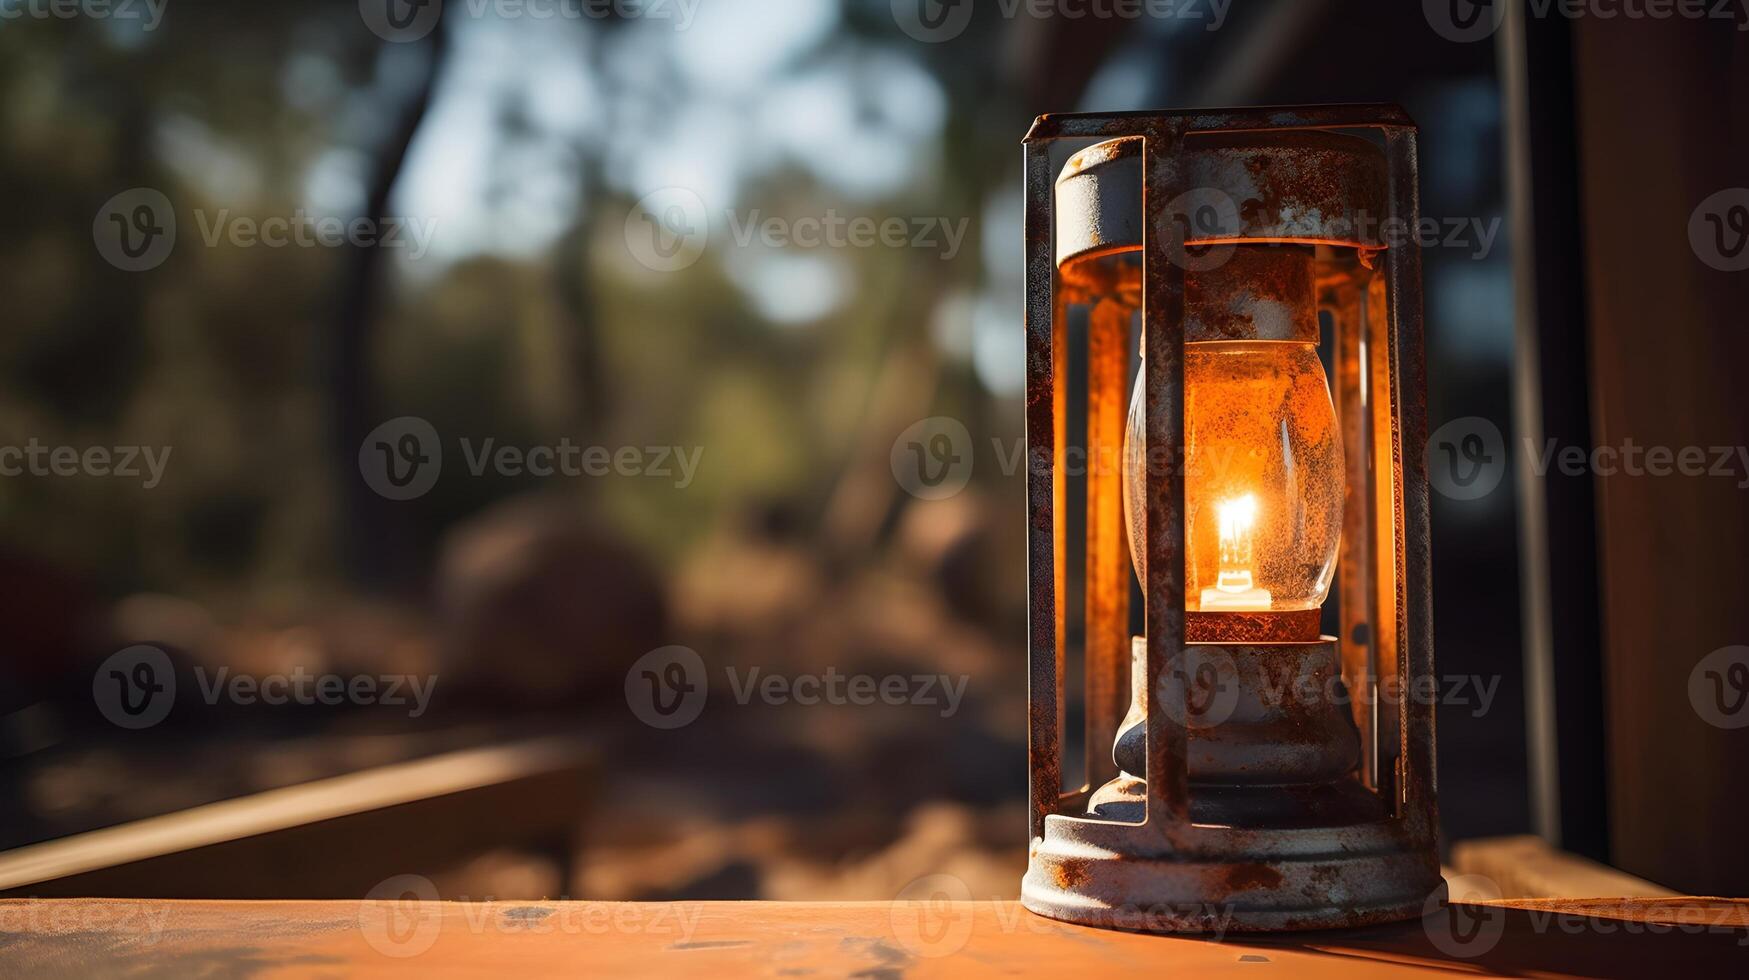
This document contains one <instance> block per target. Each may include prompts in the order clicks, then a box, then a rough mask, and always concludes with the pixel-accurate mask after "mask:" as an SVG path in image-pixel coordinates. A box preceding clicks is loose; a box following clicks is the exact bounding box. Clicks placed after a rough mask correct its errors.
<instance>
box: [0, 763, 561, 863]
mask: <svg viewBox="0 0 1749 980" xmlns="http://www.w3.org/2000/svg"><path fill="white" fill-rule="evenodd" d="M588 758H589V756H588V752H587V750H586V748H585V747H584V746H583V745H582V744H581V743H580V742H578V741H577V740H575V739H572V738H565V737H554V738H541V739H533V740H529V741H525V742H518V743H513V744H509V745H499V746H491V747H485V748H479V749H470V750H466V751H462V752H452V753H447V754H444V755H440V756H435V757H432V758H429V759H419V760H415V761H412V762H404V763H399V764H396V765H390V766H382V767H379V768H375V769H370V770H366V771H364V772H358V773H351V774H348V775H345V776H337V777H334V778H331V779H322V780H317V781H315V782H310V783H304V784H302V785H298V786H289V787H286V788H284V789H276V790H270V791H268V792H265V793H257V794H255V795H252V796H246V797H241V798H238V799H234V800H225V801H222V802H219V803H212V804H209V805H206V806H199V807H194V808H192V809H189V810H184V811H181V812H178V813H171V814H166V815H164V816H161V817H152V818H149V819H145V820H138V821H134V822H132V823H128V824H123V825H121V826H117V827H110V828H105V829H103V830H97V831H92V832H90V833H85V834H76V835H74V836H72V837H67V838H63V839H61V840H55V841H49V842H46V843H42V844H33V845H30V846H28V847H21V848H17V849H15V850H12V851H9V852H5V853H3V854H0V894H10V895H30V896H69V897H70V896H90V895H103V896H111V897H117V896H142V895H152V896H154V897H235V898H290V897H309V898H358V897H363V896H364V895H365V894H366V892H367V891H368V890H369V889H370V887H371V886H372V885H374V884H375V883H377V882H378V881H381V880H382V879H383V878H385V877H388V876H389V875H392V874H400V873H413V872H417V873H432V872H435V871H439V870H442V869H441V868H438V867H435V866H434V865H433V864H432V862H435V861H440V860H443V859H444V856H445V855H451V856H453V855H456V854H469V853H473V852H475V851H478V850H480V849H482V848H486V847H491V846H507V845H515V844H529V843H534V844H539V845H542V846H546V847H551V848H556V849H565V850H568V845H569V843H570V842H569V841H568V840H567V839H566V838H567V837H568V835H570V834H573V833H575V832H576V830H577V829H578V826H579V825H580V823H581V817H582V812H583V807H584V798H585V782H586V771H587V769H588V766H589V763H588ZM470 848H471V850H470ZM312 855H321V857H320V858H316V857H313V856H312Z"/></svg>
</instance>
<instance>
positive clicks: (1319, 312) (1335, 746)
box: [1022, 106, 1444, 932]
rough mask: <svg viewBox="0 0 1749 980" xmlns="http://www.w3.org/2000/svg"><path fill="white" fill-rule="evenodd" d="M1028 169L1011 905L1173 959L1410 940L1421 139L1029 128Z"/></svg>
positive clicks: (1310, 113) (1429, 826) (1313, 115)
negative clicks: (1213, 943)
mask: <svg viewBox="0 0 1749 980" xmlns="http://www.w3.org/2000/svg"><path fill="white" fill-rule="evenodd" d="M1090 144H1091V145H1090ZM1025 146H1026V193H1027V202H1026V263H1027V266H1026V282H1027V296H1026V304H1027V305H1026V329H1027V440H1028V448H1027V452H1028V474H1029V476H1028V485H1027V491H1028V508H1029V517H1030V523H1029V525H1028V534H1029V539H1028V548H1029V551H1028V563H1029V568H1028V576H1029V585H1030V606H1029V619H1030V635H1029V663H1030V675H1029V690H1030V694H1029V703H1030V714H1031V727H1030V734H1029V740H1028V749H1029V755H1030V760H1029V761H1030V775H1031V815H1032V827H1031V842H1032V845H1031V854H1030V861H1029V866H1028V869H1027V873H1026V878H1025V880H1024V882H1023V885H1022V901H1023V902H1024V904H1025V905H1026V907H1027V908H1029V909H1031V910H1033V911H1034V912H1037V913H1039V914H1041V915H1046V916H1050V917H1052V918H1056V919H1064V920H1068V921H1071V922H1078V923H1083V924H1088V925H1101V926H1111V927H1117V928H1131V929H1141V930H1148V931H1169V932H1179V931H1185V932H1195V931H1213V930H1221V931H1225V930H1238V931H1257V930H1280V929H1318V928H1329V927H1337V926H1353V925H1360V924H1364V923H1372V922H1380V921H1386V920H1392V919H1400V918H1407V917H1413V916H1416V915H1419V914H1421V913H1422V910H1423V909H1424V908H1425V907H1427V905H1428V903H1429V902H1434V901H1438V900H1439V898H1440V897H1441V895H1442V889H1443V887H1444V886H1443V884H1442V882H1441V879H1440V874H1439V862H1438V856H1437V850H1436V842H1435V827H1436V823H1437V818H1436V810H1435V800H1434V755H1433V751H1434V750H1433V724H1434V719H1433V705H1432V703H1431V699H1430V698H1416V697H1407V698H1405V697H1404V696H1403V695H1404V694H1405V692H1415V691H1427V690H1430V682H1431V680H1432V677H1433V650H1432V622H1431V608H1432V603H1431V599H1430V596H1429V569H1428V525H1427V514H1428V503H1427V478H1426V467H1425V464H1424V455H1423V453H1424V449H1425V442H1426V414H1427V409H1426V395H1425V391H1426V378H1425V368H1424V350H1423V331H1422V321H1421V316H1422V312H1421V310H1422V297H1421V256H1420V252H1419V250H1418V246H1417V244H1416V241H1415V236H1414V234H1413V233H1412V232H1413V230H1414V229H1416V228H1417V227H1418V224H1419V201H1418V193H1417V186H1416V182H1417V176H1416V149H1415V147H1416V130H1415V126H1414V124H1413V123H1412V122H1411V121H1410V120H1409V118H1408V117H1407V116H1406V115H1405V114H1404V113H1403V112H1402V110H1400V109H1398V108H1396V107H1394V106H1328V107H1314V108H1267V109H1245V110H1238V111H1221V112H1167V113H1151V112H1150V113H1119V114H1111V115H1094V114H1077V115H1049V116H1042V117H1040V118H1039V119H1038V120H1037V121H1036V122H1035V123H1034V124H1033V127H1032V131H1031V132H1030V133H1029V134H1028V136H1027V138H1026V142H1025ZM1054 147H1055V148H1058V149H1059V150H1060V151H1062V152H1067V151H1069V150H1078V152H1076V153H1075V154H1074V155H1073V156H1072V157H1070V158H1069V159H1068V161H1067V165H1066V166H1065V167H1063V169H1062V171H1061V174H1060V176H1056V175H1055V173H1054V167H1053V157H1052V152H1051V151H1052V149H1053V148H1054ZM1056 159H1058V160H1061V155H1059V156H1058V157H1057V158H1056ZM1053 176H1056V179H1055V180H1054V182H1053ZM1138 334H1139V337H1138ZM1138 341H1139V348H1140V352H1139V362H1140V364H1139V367H1138V366H1137V365H1136V363H1135V362H1136V360H1137V348H1138ZM1326 358H1327V359H1328V360H1327V363H1328V364H1329V370H1328V372H1326V368H1325V364H1326ZM1132 376H1135V377H1136V381H1135V383H1134V396H1133V400H1132V399H1127V398H1126V397H1125V395H1126V391H1125V386H1126V384H1128V383H1129V379H1130V378H1131V377H1132ZM1332 379H1333V380H1334V382H1335V383H1334V384H1331V383H1330V380H1332ZM1126 404H1127V405H1129V408H1128V410H1127V411H1126ZM1132 555H1133V557H1132ZM1132 569H1133V571H1134V574H1135V575H1136V576H1137V578H1136V579H1135V580H1134V581H1139V583H1140V585H1141V590H1140V593H1139V594H1140V596H1141V602H1142V606H1143V610H1144V614H1143V615H1142V616H1140V617H1139V622H1140V624H1141V628H1142V632H1143V635H1142V636H1139V637H1132V636H1131V620H1130V607H1131V588H1132V578H1131V576H1132ZM1332 586H1334V587H1335V592H1336V602H1335V604H1334V605H1333V607H1332V608H1331V609H1330V610H1329V615H1328V619H1327V620H1326V614H1325V610H1324V608H1323V607H1324V606H1325V605H1326V604H1327V603H1326V599H1327V596H1328V593H1329V592H1330V591H1331V589H1332ZM1326 621H1327V622H1328V623H1329V624H1330V625H1329V627H1328V628H1329V629H1331V630H1332V631H1333V632H1335V633H1336V634H1337V635H1336V636H1327V635H1324V630H1325V628H1326V627H1325V625H1324V624H1325V622H1326ZM1126 655H1127V659H1129V661H1130V665H1129V668H1128V669H1127V670H1126V669H1125V666H1124V660H1125V659H1126ZM1071 667H1073V668H1074V669H1071ZM1126 676H1127V678H1128V680H1129V683H1128V685H1127V687H1126V685H1125V684H1124V680H1125V678H1126ZM1077 687H1079V697H1076V696H1075V695H1076V690H1075V689H1076V688H1077ZM1073 703H1078V704H1080V705H1081V706H1083V707H1084V725H1081V726H1077V727H1078V728H1080V729H1081V732H1080V733H1078V734H1080V735H1081V737H1079V738H1075V737H1070V738H1068V739H1066V738H1065V729H1066V726H1065V717H1066V715H1067V713H1068V708H1069V706H1070V705H1071V704H1073ZM1065 742H1068V744H1069V745H1070V746H1071V747H1072V748H1074V749H1075V752H1074V756H1075V759H1074V762H1075V765H1074V766H1073V767H1072V768H1073V769H1074V770H1075V778H1074V779H1073V782H1072V783H1071V784H1070V785H1065V781H1064V769H1065V758H1064V746H1065ZM1108 746H1110V747H1111V748H1110V749H1109V750H1108V748H1107V747H1108ZM1083 747H1084V749H1085V752H1084V754H1083V752H1082V751H1080V750H1081V749H1082V748H1083ZM1082 768H1084V771H1085V777H1084V778H1082V777H1081V776H1080V770H1081V769H1082Z"/></svg>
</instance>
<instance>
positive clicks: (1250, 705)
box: [1088, 637, 1384, 828]
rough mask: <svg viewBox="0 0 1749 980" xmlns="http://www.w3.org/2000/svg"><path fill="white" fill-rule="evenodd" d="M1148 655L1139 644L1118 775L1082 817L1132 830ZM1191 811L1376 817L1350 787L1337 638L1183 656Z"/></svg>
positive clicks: (1351, 737) (1246, 818) (1349, 724)
mask: <svg viewBox="0 0 1749 980" xmlns="http://www.w3.org/2000/svg"><path fill="white" fill-rule="evenodd" d="M1146 656H1147V649H1146V646H1145V645H1144V643H1143V641H1142V639H1141V638H1140V637H1137V638H1136V639H1135V641H1134V658H1133V666H1132V670H1131V677H1132V685H1131V686H1132V689H1133V690H1134V691H1135V692H1136V696H1135V700H1134V702H1133V703H1132V704H1131V706H1130V711H1129V714H1128V715H1126V716H1125V718H1124V726H1123V730H1122V731H1121V732H1120V733H1119V735H1118V738H1117V741H1116V743H1115V746H1114V748H1113V750H1112V757H1113V761H1114V762H1115V763H1116V764H1117V767H1118V769H1119V770H1120V771H1121V772H1122V775H1121V776H1120V777H1119V778H1118V779H1115V780H1113V781H1111V782H1109V783H1107V784H1106V785H1105V786H1104V787H1102V788H1101V789H1100V790H1099V791H1098V792H1096V793H1094V794H1093V795H1092V797H1091V799H1090V801H1089V807H1088V813H1089V815H1091V816H1094V817H1098V818H1100V819H1105V820H1117V821H1122V822H1127V823H1139V822H1140V821H1141V820H1142V819H1143V817H1144V816H1145V814H1144V804H1145V797H1146V791H1145V787H1144V786H1143V784H1142V781H1141V780H1140V779H1138V778H1137V777H1136V775H1135V774H1136V773H1140V772H1142V771H1143V768H1144V766H1145V765H1146V760H1145V758H1144V749H1145V743H1146V737H1147V735H1146V719H1147V701H1148V698H1147V689H1146V688H1145V687H1143V686H1142V683H1141V682H1142V678H1143V677H1144V675H1145V662H1146ZM1186 671H1187V675H1188V677H1187V681H1186V687H1187V691H1186V693H1187V696H1188V705H1187V707H1188V711H1189V714H1188V717H1187V719H1186V721H1187V727H1188V728H1189V730H1190V742H1189V749H1188V759H1187V765H1188V767H1189V779H1190V798H1191V806H1190V814H1191V818H1192V819H1193V820H1195V821H1197V822H1198V823H1209V824H1236V825H1243V826H1246V827H1252V828H1263V827H1270V828H1285V827H1322V826H1330V825H1340V824H1352V823H1358V822H1362V821H1367V820H1378V819H1381V818H1382V817H1383V816H1384V807H1383V805H1382V804H1381V802H1380V801H1379V800H1378V798H1377V797H1375V796H1374V795H1372V794H1371V793H1368V792H1366V790H1365V789H1364V788H1363V787H1361V786H1360V784H1359V783H1358V782H1357V781H1356V780H1355V779H1354V778H1353V772H1354V766H1355V762H1356V760H1357V759H1358V757H1359V754H1360V736H1359V734H1358V733H1357V732H1356V731H1355V727H1354V722H1353V719H1352V718H1350V717H1349V715H1348V709H1347V697H1346V692H1345V691H1344V689H1343V688H1342V686H1341V676H1342V668H1341V664H1340V662H1339V660H1338V657H1337V654H1336V641H1335V640H1333V639H1329V638H1325V639H1324V640H1322V641H1320V642H1316V643H1292V644H1282V643H1276V644H1264V645H1245V644H1227V645H1198V646H1194V647H1193V648H1192V649H1191V650H1190V652H1189V655H1188V657H1187V659H1186Z"/></svg>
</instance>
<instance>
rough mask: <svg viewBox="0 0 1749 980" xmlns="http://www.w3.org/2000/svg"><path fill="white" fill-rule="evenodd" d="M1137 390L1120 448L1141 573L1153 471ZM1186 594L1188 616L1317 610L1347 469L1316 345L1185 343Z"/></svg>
mask: <svg viewBox="0 0 1749 980" xmlns="http://www.w3.org/2000/svg"><path fill="white" fill-rule="evenodd" d="M1140 389H1141V385H1139V384H1138V385H1137V392H1136V401H1135V403H1134V404H1133V405H1132V410H1131V415H1130V431H1129V436H1128V438H1127V441H1126V446H1125V461H1126V469H1125V474H1124V485H1125V498H1126V499H1125V505H1126V508H1127V509H1128V511H1129V523H1130V535H1131V537H1130V542H1131V549H1132V554H1134V555H1136V556H1137V570H1138V574H1140V573H1141V572H1142V568H1141V565H1142V562H1141V557H1140V553H1141V549H1142V547H1143V538H1142V519H1143V514H1144V512H1145V508H1144V507H1143V506H1142V505H1141V501H1142V496H1141V492H1142V488H1143V487H1144V486H1145V484H1144V482H1143V481H1145V480H1150V478H1151V476H1152V475H1153V473H1154V470H1153V466H1155V465H1166V464H1165V463H1163V462H1161V461H1160V460H1159V458H1158V457H1150V456H1149V455H1148V454H1147V452H1146V449H1145V445H1146V433H1145V431H1144V420H1143V412H1142V410H1141V406H1142V394H1143V393H1142V392H1141V390H1140ZM1184 438H1185V462H1184V466H1185V470H1184V524H1185V527H1184V537H1185V560H1184V597H1185V608H1186V609H1187V610H1189V611H1191V612H1198V611H1201V612H1214V613H1225V612H1291V611H1299V610H1307V609H1317V608H1319V607H1320V606H1322V605H1323V604H1324V598H1325V596H1326V595H1328V594H1329V591H1330V585H1331V581H1332V579H1333V577H1334V573H1335V568H1336V551H1337V546H1338V544H1339V542H1340V540H1341V534H1342V506H1343V496H1344V493H1345V488H1344V483H1343V479H1344V475H1345V473H1346V470H1345V467H1344V464H1343V457H1342V442H1341V438H1340V429H1339V427H1338V425H1337V421H1336V410H1335V407H1334V406H1333V405H1332V404H1331V401H1330V389H1329V386H1328V383H1327V382H1326V380H1325V377H1324V368H1323V365H1322V364H1321V363H1319V361H1318V350H1317V347H1316V345H1314V344H1311V343H1296V342H1291V341H1224V342H1209V343H1191V344H1186V345H1185V348H1184Z"/></svg>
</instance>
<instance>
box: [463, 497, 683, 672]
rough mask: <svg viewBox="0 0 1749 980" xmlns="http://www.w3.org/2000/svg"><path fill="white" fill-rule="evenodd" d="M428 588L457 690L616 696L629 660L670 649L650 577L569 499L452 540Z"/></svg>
mask: <svg viewBox="0 0 1749 980" xmlns="http://www.w3.org/2000/svg"><path fill="white" fill-rule="evenodd" d="M436 591H437V599H438V605H439V610H438V615H439V620H440V622H441V623H442V624H443V626H444V642H443V662H444V667H445V671H446V674H448V675H450V676H453V677H455V678H456V681H457V684H456V685H455V687H456V688H461V689H467V690H477V691H481V692H485V693H489V694H491V695H493V696H496V697H498V698H503V699H507V700H509V701H511V702H513V703H517V704H524V705H532V706H542V705H548V706H558V705H565V704H572V703H576V702H579V701H591V700H598V699H608V698H612V699H618V698H621V697H623V694H622V691H623V684H624V680H625V672H626V670H627V669H628V668H629V667H630V666H631V664H632V662H633V661H635V660H636V659H637V658H638V657H640V656H642V655H643V654H644V653H646V652H648V651H650V650H652V649H655V648H656V647H659V646H663V645H666V644H668V643H671V642H673V639H672V638H671V637H670V636H669V634H668V632H667V608H666V606H667V604H666V601H665V598H664V595H663V589H662V583H661V580H660V579H659V578H658V577H657V574H656V572H655V571H654V570H653V569H652V568H651V566H650V565H649V564H648V562H647V561H646V560H645V559H644V557H643V556H642V555H641V554H639V553H638V552H637V551H636V550H634V549H633V548H632V547H631V546H630V545H629V544H627V543H626V542H625V541H623V540H622V539H621V538H620V537H619V536H618V535H616V534H614V533H612V532H611V531H609V530H606V529H604V528H600V527H597V526H594V525H593V524H591V523H590V522H588V521H586V520H584V519H583V518H582V517H580V516H579V515H578V514H577V513H576V504H575V502H573V501H563V500H551V499H543V498H526V499H520V500H514V501H511V502H509V503H507V504H503V505H500V506H498V507H495V508H493V509H492V510H490V511H488V512H486V513H485V514H484V515H482V516H480V517H478V518H476V519H474V520H473V521H470V522H469V523H467V524H466V525H464V526H462V527H461V528H458V529H457V530H455V531H453V532H451V533H450V534H449V535H448V536H447V537H446V539H445V540H444V542H443V547H442V553H441V556H440V558H439V561H438V570H437V590H436Z"/></svg>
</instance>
